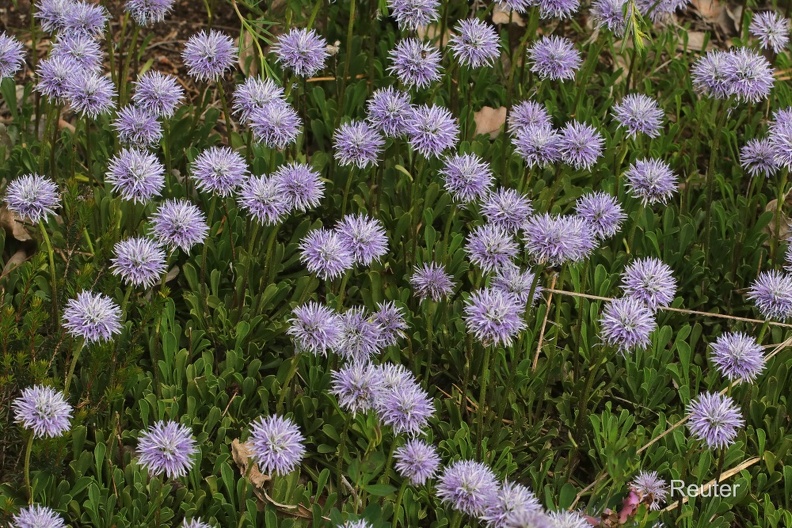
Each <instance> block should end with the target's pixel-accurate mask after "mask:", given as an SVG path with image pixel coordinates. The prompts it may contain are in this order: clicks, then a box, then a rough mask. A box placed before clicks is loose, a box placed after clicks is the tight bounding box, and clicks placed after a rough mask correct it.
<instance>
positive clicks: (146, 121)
mask: <svg viewBox="0 0 792 528" xmlns="http://www.w3.org/2000/svg"><path fill="white" fill-rule="evenodd" d="M113 128H115V129H116V131H117V132H118V140H119V141H120V142H121V143H124V144H126V145H132V146H133V147H140V148H147V147H153V146H155V145H156V144H157V143H159V140H160V138H162V126H161V125H160V123H159V121H157V117H156V116H155V115H153V114H150V113H149V112H147V111H146V110H142V109H140V108H138V107H136V106H131V105H130V106H126V107H124V108H122V109H121V110H120V111H119V112H118V117H116V120H115V121H114V122H113Z"/></svg>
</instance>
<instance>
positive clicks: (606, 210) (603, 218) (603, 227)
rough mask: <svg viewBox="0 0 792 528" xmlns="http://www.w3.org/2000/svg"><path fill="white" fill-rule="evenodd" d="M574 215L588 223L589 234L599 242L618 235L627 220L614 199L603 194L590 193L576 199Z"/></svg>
mask: <svg viewBox="0 0 792 528" xmlns="http://www.w3.org/2000/svg"><path fill="white" fill-rule="evenodd" d="M575 213H576V214H577V216H579V217H580V218H582V219H583V220H585V221H586V222H587V223H588V225H589V229H590V230H591V233H592V234H593V235H594V236H595V237H597V238H599V239H600V240H605V239H607V238H610V237H612V236H614V235H615V234H616V233H618V232H619V229H621V225H622V223H623V222H624V220H625V219H626V218H627V215H626V214H624V211H623V210H622V207H621V205H619V202H617V201H616V198H615V197H614V196H611V195H610V194H607V193H604V192H592V193H588V194H584V195H583V196H581V197H580V198H578V199H577V202H575Z"/></svg>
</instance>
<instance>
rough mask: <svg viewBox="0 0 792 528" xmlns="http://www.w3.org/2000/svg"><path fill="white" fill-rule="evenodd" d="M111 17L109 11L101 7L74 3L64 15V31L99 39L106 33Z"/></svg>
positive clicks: (85, 3)
mask: <svg viewBox="0 0 792 528" xmlns="http://www.w3.org/2000/svg"><path fill="white" fill-rule="evenodd" d="M109 16H110V15H109V13H108V12H107V9H105V8H104V7H103V6H101V5H95V4H90V3H88V2H82V1H80V2H72V3H71V5H70V6H69V7H68V8H67V9H66V10H65V11H64V14H63V31H64V33H82V34H84V35H88V36H91V37H99V36H101V35H102V33H104V30H105V25H107V19H108V17H109Z"/></svg>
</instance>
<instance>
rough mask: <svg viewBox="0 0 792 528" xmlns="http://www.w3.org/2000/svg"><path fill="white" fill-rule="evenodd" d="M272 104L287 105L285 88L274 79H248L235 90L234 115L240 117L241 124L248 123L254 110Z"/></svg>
mask: <svg viewBox="0 0 792 528" xmlns="http://www.w3.org/2000/svg"><path fill="white" fill-rule="evenodd" d="M270 103H285V99H284V95H283V88H281V87H280V86H278V85H277V84H275V83H274V82H273V81H272V79H261V78H259V77H248V78H246V79H245V82H243V83H240V84H238V85H237V87H236V89H235V90H234V113H235V114H237V115H238V116H239V122H240V123H242V124H243V125H244V124H246V123H247V121H248V119H249V118H250V115H251V114H252V113H253V110H255V109H256V108H264V107H265V106H267V105H268V104H270Z"/></svg>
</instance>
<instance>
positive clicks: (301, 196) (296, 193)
mask: <svg viewBox="0 0 792 528" xmlns="http://www.w3.org/2000/svg"><path fill="white" fill-rule="evenodd" d="M272 178H273V179H275V180H277V182H278V185H279V187H280V191H281V193H282V194H283V198H284V199H285V200H286V203H287V204H288V208H289V209H290V210H291V209H296V210H297V211H300V212H303V213H304V212H306V211H308V210H309V209H312V208H314V207H317V206H318V205H319V203H320V202H321V200H322V197H324V182H323V181H322V177H321V176H320V175H319V173H318V172H316V171H315V170H313V169H312V168H311V167H309V166H308V165H305V164H304V163H289V164H288V165H283V166H281V167H280V168H279V169H278V170H277V171H276V172H275V174H273V175H272Z"/></svg>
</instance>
